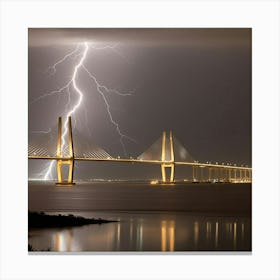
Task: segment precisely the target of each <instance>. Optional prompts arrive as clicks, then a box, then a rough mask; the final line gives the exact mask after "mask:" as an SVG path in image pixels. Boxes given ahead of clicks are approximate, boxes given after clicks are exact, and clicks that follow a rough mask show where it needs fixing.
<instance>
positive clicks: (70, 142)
mask: <svg viewBox="0 0 280 280" xmlns="http://www.w3.org/2000/svg"><path fill="white" fill-rule="evenodd" d="M68 150H69V152H68V157H66V158H64V157H63V156H64V155H63V146H62V119H61V117H59V118H58V137H57V149H56V155H57V157H58V158H59V159H57V161H56V169H57V183H56V185H57V186H72V185H74V184H75V183H74V182H73V174H74V146H73V137H72V124H71V117H70V116H69V117H68ZM63 165H66V166H68V177H67V181H65V180H63V173H62V166H63Z"/></svg>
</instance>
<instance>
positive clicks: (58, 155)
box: [28, 117, 252, 185]
mask: <svg viewBox="0 0 280 280" xmlns="http://www.w3.org/2000/svg"><path fill="white" fill-rule="evenodd" d="M67 132H68V137H67V141H66V140H65V139H64V138H63V134H62V119H61V117H59V119H58V133H57V139H56V137H55V136H54V135H53V133H45V134H44V135H41V137H39V138H38V139H36V142H30V143H29V145H28V159H32V160H35V159H37V160H55V161H56V169H57V185H73V184H74V182H73V175H74V163H75V161H106V162H127V163H141V164H158V165H160V167H161V177H162V180H161V182H162V183H174V182H175V166H176V165H185V166H189V167H190V168H192V179H191V180H190V181H192V182H231V183H235V182H251V181H252V168H250V167H247V166H237V165H224V164H212V163H208V162H206V163H201V162H198V161H195V160H194V159H193V157H192V156H191V154H190V153H189V152H188V151H187V149H186V148H185V147H184V146H183V145H182V144H181V143H180V142H179V141H178V140H177V139H176V137H174V136H173V134H172V132H170V133H169V135H167V133H166V132H163V134H162V137H160V138H159V139H158V140H157V141H156V142H154V143H153V144H152V145H151V146H150V147H149V148H148V149H147V150H146V151H145V152H143V153H142V154H141V155H139V156H138V157H137V158H136V159H133V158H119V157H118V158H115V157H112V156H110V155H109V154H108V153H107V152H106V151H105V150H103V149H102V148H100V147H98V146H97V145H95V144H94V143H88V141H85V140H84V139H83V138H82V137H81V136H80V135H78V133H77V135H75V134H74V135H73V131H72V124H71V117H69V118H68V124H67ZM73 137H75V138H79V142H77V143H75V147H74V144H73ZM63 165H66V166H68V178H67V180H64V179H63V174H62V166H63Z"/></svg>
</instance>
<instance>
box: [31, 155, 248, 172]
mask: <svg viewBox="0 0 280 280" xmlns="http://www.w3.org/2000/svg"><path fill="white" fill-rule="evenodd" d="M28 159H41V160H71V159H72V158H69V157H53V156H33V155H32V156H28ZM74 160H75V161H102V162H127V163H147V164H166V163H167V164H168V163H174V164H175V165H187V166H197V167H202V168H203V167H208V168H224V169H238V170H240V169H242V170H252V168H250V167H244V166H233V165H222V164H211V163H199V162H183V161H174V162H173V161H161V160H145V159H143V160H142V159H126V158H81V157H74Z"/></svg>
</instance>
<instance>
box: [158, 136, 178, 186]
mask: <svg viewBox="0 0 280 280" xmlns="http://www.w3.org/2000/svg"><path fill="white" fill-rule="evenodd" d="M169 146H170V158H169V159H167V160H166V152H165V151H166V149H165V148H166V132H165V131H164V132H163V134H162V147H161V161H162V162H163V163H162V164H161V177H162V182H163V183H174V178H175V164H174V146H173V136H172V132H171V131H170V134H169ZM167 168H170V177H169V178H167V176H166V169H167Z"/></svg>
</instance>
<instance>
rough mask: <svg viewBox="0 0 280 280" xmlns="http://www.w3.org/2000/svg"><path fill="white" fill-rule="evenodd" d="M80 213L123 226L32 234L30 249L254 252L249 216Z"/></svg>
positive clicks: (73, 228) (89, 227)
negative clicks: (112, 221) (109, 220)
mask: <svg viewBox="0 0 280 280" xmlns="http://www.w3.org/2000/svg"><path fill="white" fill-rule="evenodd" d="M59 213H62V214H67V213H63V212H59ZM74 214H76V215H82V216H85V217H101V218H105V219H112V220H119V222H114V223H108V224H101V225H86V226H82V227H72V228H55V229H32V230H30V231H29V244H31V245H32V247H33V248H35V250H42V251H45V250H50V251H58V252H70V251H75V252H80V251H99V252H100V251H163V252H166V251H213V250H214V251H232V250H238V251H250V250H251V219H250V218H249V217H220V216H204V215H203V214H199V215H192V214H188V213H133V212H127V213H125V212H121V213H114V214H112V213H100V212H79V213H74Z"/></svg>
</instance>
